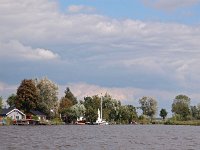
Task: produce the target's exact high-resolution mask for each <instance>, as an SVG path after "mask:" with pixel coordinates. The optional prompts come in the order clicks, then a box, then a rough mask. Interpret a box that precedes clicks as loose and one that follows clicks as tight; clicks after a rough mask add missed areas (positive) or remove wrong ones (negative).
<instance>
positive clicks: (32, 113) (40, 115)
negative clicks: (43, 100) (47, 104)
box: [30, 110, 46, 121]
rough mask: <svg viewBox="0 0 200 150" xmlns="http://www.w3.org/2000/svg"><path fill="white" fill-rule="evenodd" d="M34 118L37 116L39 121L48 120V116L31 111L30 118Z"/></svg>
mask: <svg viewBox="0 0 200 150" xmlns="http://www.w3.org/2000/svg"><path fill="white" fill-rule="evenodd" d="M33 116H37V117H38V120H39V121H42V120H46V115H45V114H44V113H42V112H40V111H38V110H31V111H30V118H32V117H33Z"/></svg>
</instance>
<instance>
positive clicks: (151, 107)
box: [139, 96, 157, 119]
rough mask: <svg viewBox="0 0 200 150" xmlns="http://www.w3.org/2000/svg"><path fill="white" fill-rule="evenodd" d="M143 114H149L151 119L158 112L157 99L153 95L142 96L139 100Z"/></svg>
mask: <svg viewBox="0 0 200 150" xmlns="http://www.w3.org/2000/svg"><path fill="white" fill-rule="evenodd" d="M139 103H140V105H141V109H142V111H143V115H147V116H149V117H150V118H151V119H152V118H153V116H154V115H155V114H156V111H157V101H156V100H155V99H154V98H152V97H146V96H144V97H142V98H141V99H140V100H139Z"/></svg>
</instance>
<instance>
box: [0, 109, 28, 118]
mask: <svg viewBox="0 0 200 150" xmlns="http://www.w3.org/2000/svg"><path fill="white" fill-rule="evenodd" d="M0 117H2V118H4V117H10V118H11V119H12V120H22V119H26V115H25V114H24V113H23V112H21V111H20V110H19V109H17V108H15V107H10V108H4V109H2V110H1V112H0Z"/></svg>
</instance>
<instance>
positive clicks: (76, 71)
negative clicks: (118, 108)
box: [0, 0, 200, 99]
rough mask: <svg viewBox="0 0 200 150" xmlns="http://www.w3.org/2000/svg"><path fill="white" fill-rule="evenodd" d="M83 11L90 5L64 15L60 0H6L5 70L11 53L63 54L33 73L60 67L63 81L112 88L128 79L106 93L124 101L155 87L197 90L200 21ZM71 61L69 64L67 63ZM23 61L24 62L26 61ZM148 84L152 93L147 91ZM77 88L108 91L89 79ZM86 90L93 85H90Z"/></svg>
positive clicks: (1, 11) (2, 8)
mask: <svg viewBox="0 0 200 150" xmlns="http://www.w3.org/2000/svg"><path fill="white" fill-rule="evenodd" d="M152 2H153V5H154V7H159V8H162V7H163V8H164V6H166V9H175V8H176V7H179V6H178V3H177V2H178V1H176V0H174V1H164V0H163V1H152ZM196 2H198V1H194V0H190V1H186V0H183V1H181V7H182V6H186V5H188V6H189V5H190V6H191V5H193V4H195V3H196ZM183 4H184V5H183ZM85 10H87V7H86V6H79V7H75V8H73V7H72V8H71V11H73V12H77V13H74V14H71V13H67V14H63V13H60V11H59V10H58V7H57V4H56V3H55V1H48V0H37V1H35V0H29V1H24V0H20V1H15V0H1V2H0V20H1V26H0V33H1V36H0V41H1V42H0V57H1V60H2V59H3V61H4V63H2V64H0V65H1V68H2V67H5V66H3V64H6V61H8V62H9V60H10V58H13V59H12V60H15V59H19V58H23V59H26V60H27V59H31V60H55V59H58V58H59V56H62V60H63V61H64V63H63V62H62V63H59V64H56V63H55V64H54V69H52V68H51V70H50V69H49V70H45V71H44V70H42V69H44V68H42V67H41V68H42V69H41V70H39V69H40V68H38V70H37V72H34V73H33V74H34V76H35V75H36V76H37V74H39V73H40V72H41V74H45V75H46V74H48V75H50V76H55V72H56V73H57V72H58V73H57V74H59V75H58V76H55V77H54V79H55V78H58V79H57V80H59V81H60V82H66V81H65V80H72V81H74V80H75V81H77V82H82V81H84V82H88V83H92V82H94V81H97V83H100V82H101V85H103V84H105V85H110V86H112V85H113V84H115V83H118V82H119V80H122V81H121V82H120V83H119V84H118V85H120V84H122V83H123V84H124V85H121V86H124V87H130V88H125V89H121V88H117V87H116V86H114V87H116V88H113V89H110V88H106V87H103V89H104V90H103V92H106V91H108V92H109V91H110V92H112V93H111V94H112V95H113V96H114V97H115V96H116V98H119V99H129V98H130V99H134V97H135V95H146V94H145V93H147V94H150V95H151V93H153V94H152V95H154V93H155V95H156V92H157V93H163V95H164V94H166V95H167V91H165V90H166V88H165V86H167V87H170V86H173V87H172V88H171V89H175V90H177V89H180V90H183V91H190V92H191V91H192V92H191V93H192V94H195V92H196V93H197V94H198V91H199V90H200V86H199V85H200V79H199V75H200V70H199V65H200V60H199V57H200V50H199V47H200V42H199V39H200V26H198V25H197V26H189V25H183V24H178V23H177V24H176V23H160V22H146V21H140V20H133V19H124V20H117V19H113V18H108V17H105V16H102V15H97V14H91V13H90V14H88V13H82V14H80V13H79V12H83V11H85ZM91 10H92V9H91ZM87 11H88V10H87ZM44 47H45V48H44ZM50 49H51V50H50ZM66 60H69V61H70V64H67V65H66V63H65V61H66ZM3 61H2V62H3ZM8 65H9V66H6V67H5V68H9V69H7V70H9V71H8V72H5V73H4V70H3V71H1V72H0V73H1V74H2V73H4V74H14V73H13V72H12V70H14V69H15V68H14V67H15V66H14V67H13V66H11V65H10V64H9V63H8ZM23 65H24V64H23ZM23 65H21V66H19V67H24V66H23ZM26 65H27V66H28V63H27V64H26ZM70 65H71V66H70ZM12 67H13V68H12ZM24 68H25V69H27V68H30V67H29V66H28V67H24ZM45 68H48V67H47V66H45ZM60 68H64V69H60ZM10 70H11V71H10ZM86 70H87V71H86ZM27 72H30V70H23V72H22V73H21V72H20V73H21V74H20V75H19V76H20V79H21V78H24V76H25V75H26V76H27V74H25V73H27ZM91 74H92V75H91ZM70 75H71V78H70ZM121 76H122V77H121ZM4 78H6V75H5V77H4ZM13 78H14V77H13ZM107 78H109V80H106V79H107ZM5 80H9V79H5ZM13 80H14V79H13ZM141 80H142V81H144V82H141V83H140V81H141ZM163 80H164V81H165V82H164V81H163ZM150 81H152V82H150ZM69 82H70V81H69ZM149 82H150V83H149ZM136 83H137V85H135V84H136ZM155 83H156V84H155ZM172 83H173V85H171V84H172ZM125 84H129V85H128V86H125ZM148 84H150V85H148ZM157 84H159V85H160V86H157ZM147 85H148V87H149V89H151V90H149V91H150V92H147V91H146V90H147V88H146V86H147ZM79 86H80V87H79V88H77V91H76V90H74V92H75V91H76V92H77V95H80V96H81V95H84V94H85V93H86V94H87V93H88V94H95V93H98V92H100V91H101V89H102V87H99V86H96V85H88V86H87V84H86V85H84V86H83V88H81V85H79ZM91 87H93V88H91ZM136 87H140V88H139V89H138V88H136ZM84 88H88V91H85V90H84ZM74 89H75V88H74ZM78 89H81V90H78ZM158 89H159V90H158ZM169 89H170V88H169ZM91 91H92V92H93V93H90V92H91ZM132 91H134V92H132ZM155 91H156V92H155ZM163 91H164V92H163ZM124 93H125V94H124ZM129 93H130V94H129ZM138 93H143V94H138ZM188 93H189V92H188ZM169 95H170V94H169ZM172 95H173V94H172ZM136 97H137V96H136Z"/></svg>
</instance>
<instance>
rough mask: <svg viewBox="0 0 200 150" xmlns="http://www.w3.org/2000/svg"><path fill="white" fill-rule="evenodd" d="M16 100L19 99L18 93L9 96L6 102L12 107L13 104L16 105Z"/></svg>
mask: <svg viewBox="0 0 200 150" xmlns="http://www.w3.org/2000/svg"><path fill="white" fill-rule="evenodd" d="M16 100H17V95H16V94H12V95H10V96H9V97H8V99H7V101H6V102H7V104H8V105H9V106H10V107H13V106H15V103H16Z"/></svg>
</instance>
